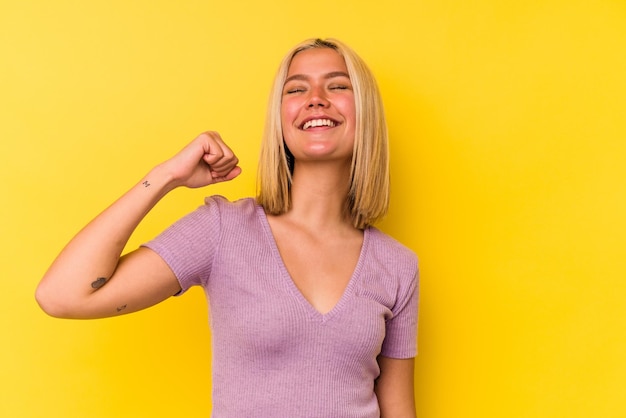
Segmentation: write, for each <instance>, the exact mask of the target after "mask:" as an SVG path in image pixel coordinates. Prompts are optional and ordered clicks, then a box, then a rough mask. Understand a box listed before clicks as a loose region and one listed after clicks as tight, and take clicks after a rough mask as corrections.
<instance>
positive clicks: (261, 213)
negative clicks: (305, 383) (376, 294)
mask: <svg viewBox="0 0 626 418" xmlns="http://www.w3.org/2000/svg"><path fill="white" fill-rule="evenodd" d="M256 206H257V208H256V210H257V214H258V217H259V220H260V222H261V224H262V226H263V229H264V230H265V235H266V238H267V241H268V244H269V246H270V249H271V250H272V255H273V256H274V260H275V262H276V264H277V266H278V267H279V269H280V272H281V279H282V280H283V281H284V282H286V285H287V287H289V290H290V291H291V294H292V295H294V297H295V298H296V299H297V300H298V302H299V303H300V305H301V306H302V307H303V308H304V309H305V310H306V311H307V312H308V314H309V315H310V317H312V318H315V319H318V320H320V321H321V322H326V321H328V320H329V319H331V318H333V317H334V316H335V315H336V314H337V313H338V312H340V311H341V310H342V309H343V307H344V306H345V305H346V303H347V302H348V300H349V299H350V297H351V296H352V295H353V294H354V288H355V286H356V282H357V281H358V279H359V277H360V275H361V270H362V266H363V263H364V260H365V254H366V252H367V248H368V244H369V235H370V227H366V228H365V229H364V230H363V242H362V243H361V250H360V252H359V258H358V260H357V263H356V266H355V267H354V270H353V271H352V275H351V276H350V280H349V281H348V283H347V284H346V287H345V288H344V289H343V292H342V294H341V297H340V298H339V300H338V301H337V302H336V303H335V305H334V306H333V307H332V309H330V310H329V311H328V312H326V313H322V312H321V311H319V310H318V309H317V308H315V307H314V306H313V304H311V302H309V300H308V299H307V298H306V297H304V294H302V291H300V289H299V288H298V286H296V283H295V281H294V280H293V278H292V277H291V274H289V271H288V270H287V266H286V264H285V261H284V260H283V257H282V255H281V254H280V250H279V249H278V243H277V242H276V238H275V237H274V233H273V231H272V227H271V226H270V223H269V220H268V219H267V214H266V213H265V210H264V209H263V207H262V206H261V205H259V204H257V205H256Z"/></svg>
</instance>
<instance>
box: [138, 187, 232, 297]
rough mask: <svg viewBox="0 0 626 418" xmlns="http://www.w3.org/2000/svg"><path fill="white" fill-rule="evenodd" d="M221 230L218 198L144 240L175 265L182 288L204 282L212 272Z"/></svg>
mask: <svg viewBox="0 0 626 418" xmlns="http://www.w3.org/2000/svg"><path fill="white" fill-rule="evenodd" d="M220 233H221V222H220V211H219V207H218V204H217V202H216V201H215V198H207V199H206V200H205V204H204V205H203V206H200V207H199V208H198V209H196V210H195V211H193V212H191V213H189V214H188V215H186V216H185V217H183V218H181V219H180V220H178V221H177V222H175V223H174V224H172V225H171V226H170V227H169V228H167V229H166V230H165V231H163V232H162V233H161V234H159V235H158V236H157V237H156V238H154V239H153V240H151V241H149V242H147V243H145V244H143V246H144V247H147V248H150V249H151V250H152V251H154V252H156V253H157V254H158V255H159V256H160V257H161V258H163V260H164V261H165V262H166V263H167V265H168V266H169V267H170V268H171V269H172V271H173V272H174V275H175V276H176V278H177V279H178V282H179V283H180V286H181V289H182V290H181V292H179V294H182V293H184V292H185V291H187V290H188V289H189V288H190V287H191V286H196V285H200V286H204V285H205V284H206V281H207V280H208V278H209V276H210V274H211V268H212V265H213V259H214V258H215V253H216V251H217V248H218V245H219V241H220Z"/></svg>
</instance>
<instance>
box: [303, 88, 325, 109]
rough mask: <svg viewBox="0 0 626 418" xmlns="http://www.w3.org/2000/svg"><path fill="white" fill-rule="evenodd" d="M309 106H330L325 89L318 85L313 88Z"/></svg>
mask: <svg viewBox="0 0 626 418" xmlns="http://www.w3.org/2000/svg"><path fill="white" fill-rule="evenodd" d="M308 107H310V108H314V107H328V99H327V98H326V95H325V94H324V89H323V88H320V87H317V88H313V89H311V96H310V97H309V104H308Z"/></svg>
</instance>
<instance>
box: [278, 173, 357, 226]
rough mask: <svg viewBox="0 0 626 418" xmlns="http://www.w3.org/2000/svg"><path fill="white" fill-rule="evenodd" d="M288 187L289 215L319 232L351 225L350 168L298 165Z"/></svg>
mask: <svg viewBox="0 0 626 418" xmlns="http://www.w3.org/2000/svg"><path fill="white" fill-rule="evenodd" d="M292 180H293V181H292V185H291V210H290V211H289V212H288V214H287V215H288V216H289V217H290V218H292V220H297V221H298V222H302V223H303V224H306V225H309V226H311V227H313V228H317V229H318V230H324V229H330V230H332V229H336V228H337V227H340V226H344V227H345V226H350V227H351V226H352V220H351V218H350V214H349V212H348V209H347V205H346V200H347V196H348V191H349V187H350V167H349V165H345V164H344V165H341V166H338V165H319V164H299V165H297V166H296V167H295V169H294V175H293V179H292Z"/></svg>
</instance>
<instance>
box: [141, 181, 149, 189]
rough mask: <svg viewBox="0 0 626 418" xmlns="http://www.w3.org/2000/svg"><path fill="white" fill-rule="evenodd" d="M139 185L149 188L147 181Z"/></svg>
mask: <svg viewBox="0 0 626 418" xmlns="http://www.w3.org/2000/svg"><path fill="white" fill-rule="evenodd" d="M141 184H143V187H148V186H150V183H149V182H148V180H146V181H144V182H143V183H141Z"/></svg>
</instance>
